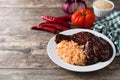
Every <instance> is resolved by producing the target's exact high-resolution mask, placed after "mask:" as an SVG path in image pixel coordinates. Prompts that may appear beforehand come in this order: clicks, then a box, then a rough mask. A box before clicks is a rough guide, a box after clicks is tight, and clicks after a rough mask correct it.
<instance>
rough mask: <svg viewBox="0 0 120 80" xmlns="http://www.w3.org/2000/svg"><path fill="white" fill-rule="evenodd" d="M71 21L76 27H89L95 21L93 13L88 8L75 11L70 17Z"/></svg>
mask: <svg viewBox="0 0 120 80" xmlns="http://www.w3.org/2000/svg"><path fill="white" fill-rule="evenodd" d="M71 21H72V23H73V25H75V27H78V28H91V27H93V23H94V21H95V16H94V13H93V12H92V11H91V10H89V9H81V10H78V11H76V12H75V13H74V14H73V15H72V17H71Z"/></svg>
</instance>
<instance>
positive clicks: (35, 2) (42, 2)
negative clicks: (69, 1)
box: [0, 0, 120, 8]
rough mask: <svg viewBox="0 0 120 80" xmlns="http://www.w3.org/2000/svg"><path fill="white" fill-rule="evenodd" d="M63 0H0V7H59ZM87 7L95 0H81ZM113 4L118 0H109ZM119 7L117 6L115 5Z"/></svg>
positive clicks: (117, 2)
mask: <svg viewBox="0 0 120 80" xmlns="http://www.w3.org/2000/svg"><path fill="white" fill-rule="evenodd" d="M64 1H65V0H50V1H49V0H12V1H11V0H0V7H34V8H35V7H48V8H54V7H61V6H62V4H63V3H64ZM83 1H85V2H86V4H87V7H88V8H91V7H92V3H93V1H95V0H83ZM111 1H113V2H114V3H115V4H119V3H120V1H119V0H111ZM117 7H119V6H117Z"/></svg>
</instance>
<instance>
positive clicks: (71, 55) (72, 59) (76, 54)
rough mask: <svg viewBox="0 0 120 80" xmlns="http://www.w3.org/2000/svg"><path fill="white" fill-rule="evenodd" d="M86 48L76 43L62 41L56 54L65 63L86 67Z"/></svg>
mask: <svg viewBox="0 0 120 80" xmlns="http://www.w3.org/2000/svg"><path fill="white" fill-rule="evenodd" d="M83 48H84V46H83V45H81V46H79V45H78V44H77V43H75V42H74V41H66V40H63V41H61V42H60V43H59V44H58V45H57V47H56V52H57V53H58V55H59V56H60V58H61V59H63V60H64V61H65V62H67V63H70V64H75V65H85V61H86V60H85V52H84V51H83Z"/></svg>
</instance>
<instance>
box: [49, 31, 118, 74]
mask: <svg viewBox="0 0 120 80" xmlns="http://www.w3.org/2000/svg"><path fill="white" fill-rule="evenodd" d="M83 31H86V32H90V33H93V34H95V35H96V36H99V37H102V38H103V39H105V40H107V41H108V42H109V43H110V44H111V46H112V48H113V55H112V57H111V58H110V59H109V60H108V61H105V62H98V63H96V64H93V65H89V66H75V65H71V64H69V63H66V62H64V61H63V60H62V59H61V58H60V57H59V56H58V55H57V53H56V45H57V44H56V43H55V36H54V37H53V38H51V40H50V41H49V43H48V46H47V53H48V55H49V57H50V59H51V60H52V61H53V62H54V63H55V64H57V65H58V66H60V67H62V68H64V69H67V70H70V71H76V72H91V71H95V70H99V69H102V68H104V67H106V66H107V65H109V64H110V63H111V62H112V61H113V59H114V58H115V55H116V50H115V46H114V44H113V43H112V41H111V40H110V39H108V38H107V37H106V36H104V35H103V34H101V33H98V32H96V31H93V30H88V29H70V30H67V31H63V32H61V33H60V34H65V35H72V34H75V33H78V32H83Z"/></svg>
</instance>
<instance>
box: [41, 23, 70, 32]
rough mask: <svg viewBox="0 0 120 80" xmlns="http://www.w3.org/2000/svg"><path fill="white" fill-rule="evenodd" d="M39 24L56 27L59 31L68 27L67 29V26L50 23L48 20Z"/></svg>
mask: <svg viewBox="0 0 120 80" xmlns="http://www.w3.org/2000/svg"><path fill="white" fill-rule="evenodd" d="M39 26H48V27H51V28H56V29H58V30H61V31H64V30H68V29H69V28H67V27H64V26H62V25H59V24H55V23H50V22H43V23H40V24H39Z"/></svg>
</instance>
